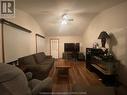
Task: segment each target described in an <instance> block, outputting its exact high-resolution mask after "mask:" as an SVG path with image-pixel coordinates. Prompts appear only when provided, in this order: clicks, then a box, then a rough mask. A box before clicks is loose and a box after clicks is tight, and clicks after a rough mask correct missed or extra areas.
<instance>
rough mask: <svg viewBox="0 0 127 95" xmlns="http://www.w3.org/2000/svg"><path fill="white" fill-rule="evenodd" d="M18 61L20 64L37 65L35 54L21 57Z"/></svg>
mask: <svg viewBox="0 0 127 95" xmlns="http://www.w3.org/2000/svg"><path fill="white" fill-rule="evenodd" d="M18 61H19V64H20V65H36V61H35V59H34V57H33V55H30V56H25V57H22V58H19V59H18Z"/></svg>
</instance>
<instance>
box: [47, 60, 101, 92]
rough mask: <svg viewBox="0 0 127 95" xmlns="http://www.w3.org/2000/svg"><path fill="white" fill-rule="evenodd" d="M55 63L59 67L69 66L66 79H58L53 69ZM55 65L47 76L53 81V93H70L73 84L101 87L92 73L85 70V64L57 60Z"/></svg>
mask: <svg viewBox="0 0 127 95" xmlns="http://www.w3.org/2000/svg"><path fill="white" fill-rule="evenodd" d="M56 63H57V64H61V65H64V64H66V65H67V64H69V65H70V66H71V68H70V69H69V76H68V77H58V75H57V70H56V68H55V66H56V65H55V64H56ZM55 64H54V67H53V68H52V70H51V72H50V74H49V77H52V79H53V88H52V90H53V92H71V89H72V87H73V85H74V84H84V85H86V86H94V85H99V86H102V85H103V83H102V82H101V81H99V80H98V77H97V76H96V75H95V74H94V73H92V72H90V71H89V70H87V69H86V67H85V62H79V61H70V60H63V59H58V60H56V61H55Z"/></svg>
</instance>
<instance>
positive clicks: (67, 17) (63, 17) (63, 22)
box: [61, 14, 69, 25]
mask: <svg viewBox="0 0 127 95" xmlns="http://www.w3.org/2000/svg"><path fill="white" fill-rule="evenodd" d="M68 19H69V16H68V15H67V14H64V15H63V16H62V20H61V24H62V25H65V24H67V23H68Z"/></svg>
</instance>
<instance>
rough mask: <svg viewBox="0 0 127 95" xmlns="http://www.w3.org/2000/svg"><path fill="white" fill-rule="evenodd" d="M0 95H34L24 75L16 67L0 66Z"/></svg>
mask: <svg viewBox="0 0 127 95" xmlns="http://www.w3.org/2000/svg"><path fill="white" fill-rule="evenodd" d="M0 95H32V94H31V90H30V88H29V86H28V81H27V79H26V77H25V75H24V73H23V72H22V71H21V70H20V69H19V68H17V67H16V66H13V65H8V64H0Z"/></svg>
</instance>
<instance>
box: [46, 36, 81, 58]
mask: <svg viewBox="0 0 127 95" xmlns="http://www.w3.org/2000/svg"><path fill="white" fill-rule="evenodd" d="M50 39H59V58H62V53H63V52H64V43H80V51H82V37H80V36H50V37H47V38H46V44H47V50H46V54H48V55H50Z"/></svg>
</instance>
